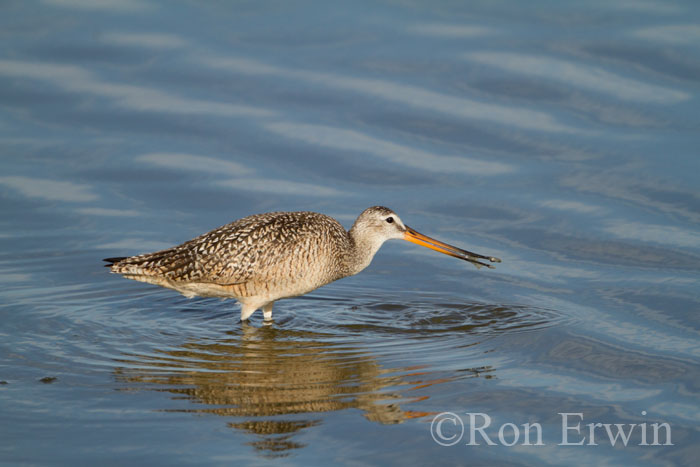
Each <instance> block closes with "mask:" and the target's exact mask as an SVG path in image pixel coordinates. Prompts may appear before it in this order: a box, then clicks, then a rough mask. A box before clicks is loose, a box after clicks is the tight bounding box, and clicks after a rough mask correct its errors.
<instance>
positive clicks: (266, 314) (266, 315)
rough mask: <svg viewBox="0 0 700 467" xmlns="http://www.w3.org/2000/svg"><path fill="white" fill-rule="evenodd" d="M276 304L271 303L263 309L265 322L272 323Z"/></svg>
mask: <svg viewBox="0 0 700 467" xmlns="http://www.w3.org/2000/svg"><path fill="white" fill-rule="evenodd" d="M274 304H275V302H270V303H268V304H267V305H265V306H264V307H263V318H264V319H265V321H272V305H274Z"/></svg>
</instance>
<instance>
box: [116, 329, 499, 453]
mask: <svg viewBox="0 0 700 467" xmlns="http://www.w3.org/2000/svg"><path fill="white" fill-rule="evenodd" d="M120 361H121V362H122V363H123V365H122V366H120V367H119V368H118V369H117V370H116V376H117V379H118V380H119V381H121V382H125V383H127V384H128V385H129V387H130V388H132V389H133V386H132V385H133V384H134V383H139V384H148V385H149V386H150V387H152V385H154V384H155V385H157V390H159V391H162V390H165V391H168V392H170V393H172V394H175V395H176V396H177V397H178V398H186V399H189V400H190V401H191V402H194V403H196V404H198V406H197V407H188V408H185V409H182V410H183V411H191V412H206V413H211V414H217V415H223V416H227V417H232V418H236V420H235V421H231V422H230V423H228V426H230V427H232V428H235V429H238V430H243V431H246V432H248V433H253V434H256V435H259V436H260V439H259V440H257V441H254V442H252V443H251V444H252V445H253V446H254V447H255V448H256V449H259V450H261V451H264V453H265V454H267V455H279V454H281V455H284V453H285V452H289V450H290V449H296V448H300V447H303V446H304V445H303V444H301V443H298V442H296V441H295V440H294V435H295V434H296V433H298V432H299V431H300V430H304V429H306V428H308V427H312V426H315V425H318V424H320V423H321V419H320V418H319V417H318V416H316V417H314V415H313V414H318V413H321V412H330V411H336V410H343V409H350V408H353V409H360V410H361V411H362V412H363V414H364V416H365V417H366V418H367V419H369V420H371V421H375V422H378V423H382V424H393V423H401V422H403V421H405V420H406V419H409V418H416V417H421V416H425V415H428V414H427V413H425V412H420V411H411V410H407V409H406V408H405V406H406V405H408V404H410V403H411V402H415V401H418V400H423V399H425V398H426V397H427V396H421V394H420V391H421V390H424V389H425V388H426V387H429V386H431V385H434V384H437V383H440V382H445V381H449V379H446V378H444V376H443V377H441V378H436V377H434V376H431V374H430V372H429V371H426V369H425V368H420V367H410V368H407V367H404V368H384V367H382V365H381V364H380V363H378V361H377V359H376V358H375V357H374V356H373V355H372V354H371V353H370V352H368V351H365V350H361V349H360V348H358V347H357V346H356V345H352V344H348V343H347V342H339V341H338V336H336V335H332V334H325V333H318V332H313V331H299V330H292V329H284V328H283V327H278V326H264V327H261V328H255V327H252V326H249V325H244V326H242V327H241V328H240V329H237V330H235V331H230V332H229V333H228V334H227V336H226V338H224V339H216V340H195V341H190V342H188V343H186V344H184V345H182V346H181V348H177V349H167V350H165V349H163V350H155V351H154V352H153V353H151V354H149V355H136V354H129V355H126V356H125V358H123V359H121V360H120ZM484 371H490V369H488V368H486V369H484V368H480V369H475V370H474V374H475V375H478V373H479V372H482V373H483V372H484ZM401 392H409V393H410V397H407V396H403V395H402V394H401Z"/></svg>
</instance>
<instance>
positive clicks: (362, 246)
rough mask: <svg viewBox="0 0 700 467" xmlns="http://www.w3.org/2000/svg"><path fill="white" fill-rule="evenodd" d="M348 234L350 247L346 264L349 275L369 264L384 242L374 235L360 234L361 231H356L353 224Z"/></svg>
mask: <svg viewBox="0 0 700 467" xmlns="http://www.w3.org/2000/svg"><path fill="white" fill-rule="evenodd" d="M348 236H349V237H350V244H351V246H352V247H351V248H350V254H349V255H348V258H347V265H348V270H349V273H350V275H354V274H357V273H358V272H360V271H362V270H363V269H365V268H366V267H367V266H369V264H370V263H371V262H372V258H374V255H375V253H377V251H378V250H379V248H380V247H381V246H382V243H384V242H383V241H381V240H379V239H377V238H376V237H371V236H367V235H362V232H359V231H357V229H355V227H354V226H353V228H352V229H350V232H348Z"/></svg>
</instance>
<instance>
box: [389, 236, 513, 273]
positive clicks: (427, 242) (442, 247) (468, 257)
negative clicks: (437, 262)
mask: <svg viewBox="0 0 700 467" xmlns="http://www.w3.org/2000/svg"><path fill="white" fill-rule="evenodd" d="M403 239H404V240H406V241H407V242H411V243H415V244H417V245H421V246H424V247H426V248H430V249H431V250H435V251H439V252H440V253H444V254H446V255H449V256H454V257H455V258H459V259H463V260H465V261H469V262H470V263H473V264H474V265H475V266H476V267H477V268H479V267H481V266H486V267H487V268H491V269H493V267H494V266H492V265H490V264H486V263H484V262H482V261H479V260H480V259H484V260H487V261H490V262H492V263H500V262H501V260H500V259H498V258H494V257H493V256H484V255H479V254H477V253H472V252H471V251H467V250H462V249H461V248H457V247H456V246H452V245H448V244H447V243H443V242H441V241H439V240H435V239H434V238H430V237H428V236H427V235H423V234H422V233H419V232H416V231H415V230H413V229H412V228H410V227H408V226H406V233H405V234H404V235H403Z"/></svg>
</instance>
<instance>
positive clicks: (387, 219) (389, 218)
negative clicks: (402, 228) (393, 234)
mask: <svg viewBox="0 0 700 467" xmlns="http://www.w3.org/2000/svg"><path fill="white" fill-rule="evenodd" d="M386 221H387V222H388V223H389V224H391V223H392V222H394V218H393V217H387V218H386Z"/></svg>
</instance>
